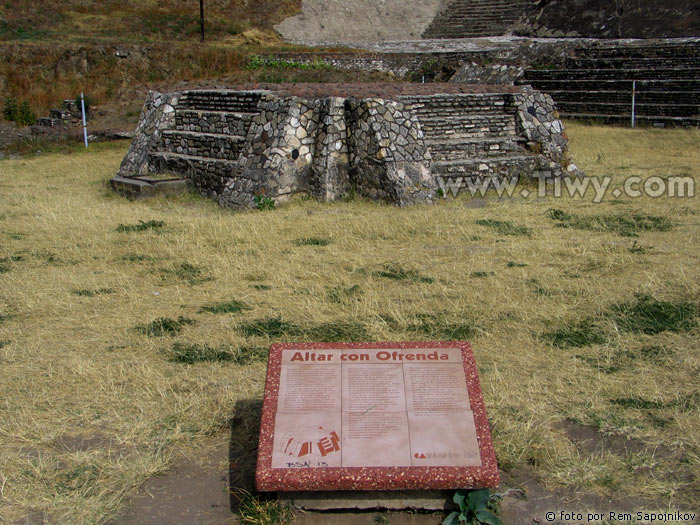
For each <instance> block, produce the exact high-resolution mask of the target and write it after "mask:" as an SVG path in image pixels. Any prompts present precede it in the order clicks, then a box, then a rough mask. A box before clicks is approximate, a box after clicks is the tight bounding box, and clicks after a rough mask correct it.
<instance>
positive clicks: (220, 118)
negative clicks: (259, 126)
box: [175, 109, 258, 135]
mask: <svg viewBox="0 0 700 525" xmlns="http://www.w3.org/2000/svg"><path fill="white" fill-rule="evenodd" d="M257 115H258V113H249V112H240V111H197V110H193V109H179V110H177V111H176V112H175V127H176V128H177V129H179V130H183V131H198V132H202V133H223V134H229V133H230V134H234V135H244V134H245V133H246V132H247V131H248V127H249V126H250V123H251V122H252V121H253V119H254V118H255V117H256V116H257Z"/></svg>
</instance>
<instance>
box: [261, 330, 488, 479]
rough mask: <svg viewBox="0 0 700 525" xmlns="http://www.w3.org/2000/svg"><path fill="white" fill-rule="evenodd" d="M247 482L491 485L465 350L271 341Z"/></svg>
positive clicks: (459, 344) (479, 402) (449, 345)
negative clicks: (252, 471)
mask: <svg viewBox="0 0 700 525" xmlns="http://www.w3.org/2000/svg"><path fill="white" fill-rule="evenodd" d="M256 482H257V488H258V490H261V491H321V490H428V489H457V488H462V489H469V488H485V487H489V488H495V487H497V486H498V484H499V475H498V466H497V464H496V456H495V454H494V450H493V443H492V441H491V432H490V430H489V424H488V419H487V417H486V410H485V408H484V401H483V398H482V395H481V388H480V386H479V378H478V374H477V368H476V363H475V362H474V355H473V354H472V350H471V346H470V345H469V343H467V342H464V341H449V342H436V341H421V342H396V343H391V342H389V343H285V344H275V345H272V347H271V348H270V356H269V359H268V365H267V381H266V383H265V398H264V401H263V410H262V422H261V427H260V445H259V449H258V464H257V469H256Z"/></svg>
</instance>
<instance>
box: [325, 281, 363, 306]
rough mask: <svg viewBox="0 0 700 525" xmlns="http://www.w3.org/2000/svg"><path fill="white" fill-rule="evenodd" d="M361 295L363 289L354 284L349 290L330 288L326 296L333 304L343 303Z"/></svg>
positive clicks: (337, 287)
mask: <svg viewBox="0 0 700 525" xmlns="http://www.w3.org/2000/svg"><path fill="white" fill-rule="evenodd" d="M360 295H362V288H360V285H359V284H354V285H352V286H350V287H348V288H344V287H342V286H335V287H333V288H330V289H329V290H328V292H327V294H326V296H327V297H328V300H329V301H330V302H332V303H343V302H345V301H347V300H349V299H353V298H356V297H358V296H360Z"/></svg>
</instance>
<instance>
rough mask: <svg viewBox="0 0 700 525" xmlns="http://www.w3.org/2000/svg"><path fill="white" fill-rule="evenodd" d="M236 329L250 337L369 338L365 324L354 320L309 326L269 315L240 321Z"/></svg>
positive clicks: (322, 339)
mask: <svg viewBox="0 0 700 525" xmlns="http://www.w3.org/2000/svg"><path fill="white" fill-rule="evenodd" d="M236 330H237V331H238V332H239V333H241V334H242V335H245V336H248V337H269V338H271V339H278V338H282V337H294V338H298V339H308V340H311V341H324V342H337V341H362V340H366V339H368V338H369V334H368V333H367V330H366V328H365V326H364V325H363V324H361V323H353V322H338V321H334V322H328V323H320V324H317V325H312V326H308V327H303V326H300V325H298V324H296V323H292V322H288V321H284V320H283V319H282V318H281V317H267V318H264V319H255V320H252V321H247V322H244V323H240V324H239V325H238V326H237V327H236Z"/></svg>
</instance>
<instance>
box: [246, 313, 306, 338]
mask: <svg viewBox="0 0 700 525" xmlns="http://www.w3.org/2000/svg"><path fill="white" fill-rule="evenodd" d="M236 330H238V332H240V333H241V334H243V335H245V336H247V337H269V338H272V339H276V338H279V337H284V336H289V335H299V334H300V333H302V330H301V327H300V326H299V325H297V324H295V323H290V322H287V321H283V320H282V318H281V317H266V318H264V319H254V320H252V321H247V322H244V323H240V324H239V325H238V326H237V327H236Z"/></svg>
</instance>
